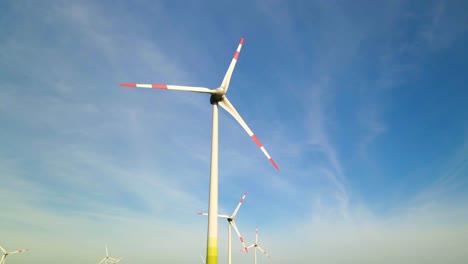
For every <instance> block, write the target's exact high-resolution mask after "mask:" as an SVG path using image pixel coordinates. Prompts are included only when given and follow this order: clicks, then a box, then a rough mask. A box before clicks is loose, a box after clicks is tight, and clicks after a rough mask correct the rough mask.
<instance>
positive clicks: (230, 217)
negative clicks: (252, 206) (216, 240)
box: [198, 193, 248, 264]
mask: <svg viewBox="0 0 468 264" xmlns="http://www.w3.org/2000/svg"><path fill="white" fill-rule="evenodd" d="M245 196H247V193H244V195H243V196H242V198H241V199H240V201H239V204H238V205H237V207H236V209H235V210H234V213H232V215H218V217H221V218H226V219H227V221H228V264H231V226H232V227H234V230H235V231H236V233H237V235H238V236H239V239H240V242H241V243H242V245H244V249H245V251H248V249H247V247H246V246H245V243H244V239H243V238H242V236H241V234H240V232H239V229H238V228H237V225H236V222H234V218H236V215H237V212H238V211H239V208H240V207H241V205H242V203H243V202H244V199H245ZM198 214H199V215H208V214H207V213H198Z"/></svg>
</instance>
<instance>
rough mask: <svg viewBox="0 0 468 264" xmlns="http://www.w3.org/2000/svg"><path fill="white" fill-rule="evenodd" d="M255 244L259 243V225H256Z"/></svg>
mask: <svg viewBox="0 0 468 264" xmlns="http://www.w3.org/2000/svg"><path fill="white" fill-rule="evenodd" d="M255 244H258V226H256V227H255Z"/></svg>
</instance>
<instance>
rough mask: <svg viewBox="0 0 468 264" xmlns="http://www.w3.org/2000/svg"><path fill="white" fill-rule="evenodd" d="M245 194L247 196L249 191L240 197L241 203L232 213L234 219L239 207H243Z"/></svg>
mask: <svg viewBox="0 0 468 264" xmlns="http://www.w3.org/2000/svg"><path fill="white" fill-rule="evenodd" d="M245 196H247V192H245V193H244V195H243V196H242V198H241V199H240V201H239V204H238V205H237V207H236V210H234V213H232V216H231V217H232V218H233V219H234V218H235V217H236V215H237V211H239V208H240V207H241V205H242V203H243V202H244V199H245Z"/></svg>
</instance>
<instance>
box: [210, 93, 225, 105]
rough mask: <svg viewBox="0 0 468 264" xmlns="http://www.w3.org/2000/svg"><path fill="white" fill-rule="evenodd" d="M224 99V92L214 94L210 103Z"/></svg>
mask: <svg viewBox="0 0 468 264" xmlns="http://www.w3.org/2000/svg"><path fill="white" fill-rule="evenodd" d="M223 99H224V95H223V94H212V95H211V97H210V104H217V103H218V102H221V101H222V100H223Z"/></svg>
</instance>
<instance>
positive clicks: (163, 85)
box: [151, 84, 167, 89]
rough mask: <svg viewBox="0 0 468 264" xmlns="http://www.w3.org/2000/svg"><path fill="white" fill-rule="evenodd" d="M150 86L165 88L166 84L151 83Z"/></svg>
mask: <svg viewBox="0 0 468 264" xmlns="http://www.w3.org/2000/svg"><path fill="white" fill-rule="evenodd" d="M151 88H156V89H167V84H152V85H151Z"/></svg>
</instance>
